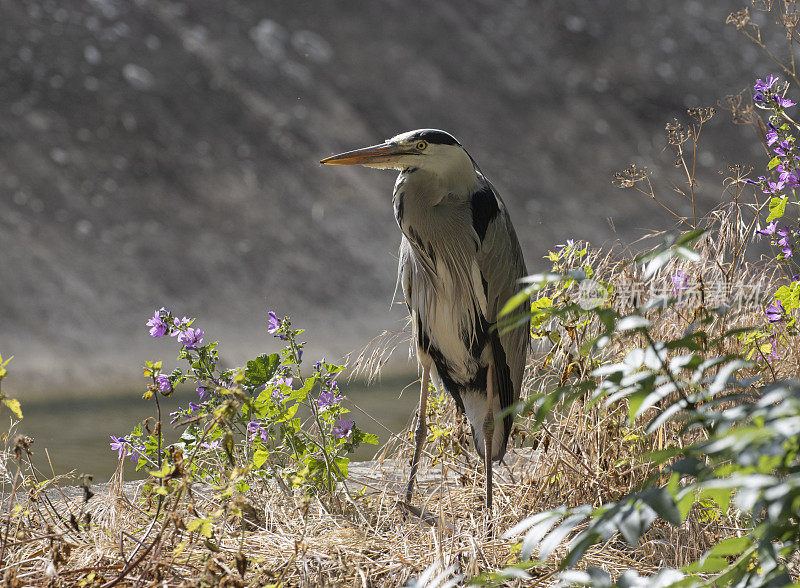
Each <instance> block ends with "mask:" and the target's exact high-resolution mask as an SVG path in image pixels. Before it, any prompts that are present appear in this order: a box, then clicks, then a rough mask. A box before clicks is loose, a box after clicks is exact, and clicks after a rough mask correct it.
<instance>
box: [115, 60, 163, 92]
mask: <svg viewBox="0 0 800 588" xmlns="http://www.w3.org/2000/svg"><path fill="white" fill-rule="evenodd" d="M122 75H123V77H124V78H125V81H126V82H128V83H129V84H130V85H131V87H132V88H133V89H134V90H140V91H146V90H150V89H151V88H152V87H153V85H154V84H155V83H156V79H155V78H154V77H153V74H151V73H150V72H149V71H148V70H146V69H145V68H143V67H142V66H141V65H136V64H135V63H128V64H126V65H125V66H123V68H122Z"/></svg>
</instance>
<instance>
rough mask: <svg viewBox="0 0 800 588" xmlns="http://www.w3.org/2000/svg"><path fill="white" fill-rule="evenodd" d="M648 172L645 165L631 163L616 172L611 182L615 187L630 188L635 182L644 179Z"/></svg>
mask: <svg viewBox="0 0 800 588" xmlns="http://www.w3.org/2000/svg"><path fill="white" fill-rule="evenodd" d="M650 173H651V172H650V171H649V170H648V169H647V167H645V166H642V167H638V166H637V165H636V164H635V163H632V164H630V165H629V166H628V167H627V168H626V169H624V170H622V171H618V172H616V173H615V174H614V179H613V180H611V183H612V184H614V185H615V186H616V187H617V188H632V187H633V185H634V184H636V182H641V181H642V180H646V179H647V177H648V176H649V175H650Z"/></svg>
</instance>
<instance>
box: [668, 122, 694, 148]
mask: <svg viewBox="0 0 800 588" xmlns="http://www.w3.org/2000/svg"><path fill="white" fill-rule="evenodd" d="M664 130H666V132H667V142H668V143H669V144H670V145H674V146H676V147H677V146H678V145H682V144H683V143H686V141H688V140H689V139H691V138H692V130H691V129H687V128H686V127H684V126H683V125H682V124H681V123H680V122H678V119H677V118H674V119H672V122H668V123H667V124H666V126H665V127H664Z"/></svg>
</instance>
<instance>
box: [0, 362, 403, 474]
mask: <svg viewBox="0 0 800 588" xmlns="http://www.w3.org/2000/svg"><path fill="white" fill-rule="evenodd" d="M414 378H415V376H414V375H409V376H404V377H402V378H393V379H392V380H391V381H390V380H385V381H384V382H382V383H376V384H372V385H365V384H363V383H360V382H353V383H350V384H345V385H342V386H341V388H342V393H343V394H345V395H346V397H347V400H346V401H345V406H347V408H349V409H350V410H351V411H352V414H351V415H350V416H351V418H353V419H354V420H355V421H356V422H357V423H358V425H359V427H360V428H361V429H363V430H365V431H368V432H371V433H375V434H377V435H378V438H379V441H380V443H381V444H383V443H385V442H386V441H387V440H388V438H389V436H390V432H391V433H398V432H399V431H401V430H402V429H403V428H404V427H405V426H406V424H407V423H408V421H409V419H410V418H411V415H412V414H413V412H414V409H415V408H416V405H417V402H418V399H419V396H418V385H413V386H409V384H411V383H412V382H413V381H414ZM405 386H408V387H407V388H406V389H405V391H403V393H402V396H401V395H400V392H401V390H402V389H403V388H404V387H405ZM194 399H195V394H194V392H189V391H188V390H187V391H185V392H178V393H176V394H174V395H173V396H172V397H170V398H163V397H162V398H160V402H161V411H162V416H163V418H164V422H165V423H169V413H170V412H171V411H174V410H175V409H176V408H178V406H179V405H181V404H183V405H184V406H185V405H186V404H187V403H188V401H189V400H194ZM22 411H23V414H24V415H25V418H24V419H23V420H22V421H21V422H20V424H19V425H18V426H17V432H18V433H24V434H26V435H29V436H31V437H33V438H34V441H35V442H34V444H33V447H32V449H33V452H34V457H33V461H34V463H35V464H36V465H37V466H38V467H39V468H40V469H41V470H42V472H43V473H44V474H46V475H52V472H51V469H50V468H51V463H52V469H53V471H54V472H55V473H56V474H65V473H69V472H74V473H75V474H81V473H90V474H92V475H94V480H95V481H96V482H101V481H105V480H108V479H109V477H110V476H111V474H112V473H113V472H114V470H115V469H116V467H117V454H116V452H114V451H111V449H110V448H109V441H110V439H109V436H110V435H119V436H123V435H125V434H126V433H128V432H130V431H131V429H133V427H134V426H135V425H136V424H137V423H138V422H140V421H142V420H143V419H145V418H147V417H148V416H155V414H156V413H155V404H154V402H153V400H148V401H145V400H142V399H141V395H140V394H137V393H136V392H131V393H130V394H129V395H127V396H125V397H114V398H85V399H77V400H76V399H69V400H58V399H53V400H37V401H28V402H25V403H24V404H23V406H22ZM362 411H363V412H362ZM365 412H366V413H367V414H364V413H365ZM6 414H7V413H6ZM367 415H370V416H371V417H372V418H370V416H367ZM373 418H374V419H375V420H373ZM164 434H165V437H166V439H167V442H169V441H171V440H174V439H176V438H177V437H178V436H179V434H180V432H179V431H177V430H175V429H173V428H172V427H171V426H170V425H169V424H166V425H165V432H164ZM45 449H47V453H49V461H48V458H47V455H46V453H45ZM376 449H377V447H375V446H372V445H364V446H362V447H360V448H359V450H358V451H357V453H356V454H355V455H354V456H353V459H355V460H366V459H370V458H372V456H373V455H374V453H375V451H376ZM125 477H126V479H135V478H138V477H143V476H142V475H141V474H137V473H136V471H135V467H134V464H132V463H131V462H127V463H126V466H125Z"/></svg>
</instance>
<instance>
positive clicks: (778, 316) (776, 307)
mask: <svg viewBox="0 0 800 588" xmlns="http://www.w3.org/2000/svg"><path fill="white" fill-rule="evenodd" d="M783 312H784V311H783V304H781V301H780V300H776V301H775V302H774V303H773V304H772V305H770V306H769V308H767V310H766V311H765V313H766V315H767V320H768V321H769V322H771V323H779V322H781V321H782V320H783Z"/></svg>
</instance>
